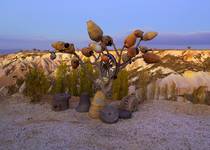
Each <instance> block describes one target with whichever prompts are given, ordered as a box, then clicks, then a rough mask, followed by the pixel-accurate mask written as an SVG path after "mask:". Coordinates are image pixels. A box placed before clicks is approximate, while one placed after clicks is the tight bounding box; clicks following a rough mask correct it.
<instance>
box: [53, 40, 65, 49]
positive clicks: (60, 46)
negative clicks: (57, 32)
mask: <svg viewBox="0 0 210 150" xmlns="http://www.w3.org/2000/svg"><path fill="white" fill-rule="evenodd" d="M64 45H65V43H64V42H62V41H57V42H54V43H52V44H51V46H52V47H53V48H54V49H55V50H58V51H60V50H64V48H65V47H64Z"/></svg>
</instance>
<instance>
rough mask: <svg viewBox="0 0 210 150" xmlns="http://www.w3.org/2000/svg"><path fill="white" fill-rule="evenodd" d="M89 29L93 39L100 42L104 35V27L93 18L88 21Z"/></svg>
mask: <svg viewBox="0 0 210 150" xmlns="http://www.w3.org/2000/svg"><path fill="white" fill-rule="evenodd" d="M87 30H88V34H89V37H90V39H91V40H93V41H96V42H99V41H101V39H102V37H103V31H102V29H101V28H100V27H99V26H98V25H97V24H96V23H95V22H93V21H92V20H89V21H87Z"/></svg>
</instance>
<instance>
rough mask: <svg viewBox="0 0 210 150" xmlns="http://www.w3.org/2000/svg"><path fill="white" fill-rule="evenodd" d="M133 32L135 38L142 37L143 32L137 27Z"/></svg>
mask: <svg viewBox="0 0 210 150" xmlns="http://www.w3.org/2000/svg"><path fill="white" fill-rule="evenodd" d="M133 33H134V35H135V36H136V37H137V38H143V34H144V32H143V31H141V30H139V29H138V30H135V31H134V32H133Z"/></svg>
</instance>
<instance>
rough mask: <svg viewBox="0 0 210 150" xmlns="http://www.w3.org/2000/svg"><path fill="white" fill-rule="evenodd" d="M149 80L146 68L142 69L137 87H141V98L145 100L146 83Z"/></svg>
mask: <svg viewBox="0 0 210 150" xmlns="http://www.w3.org/2000/svg"><path fill="white" fill-rule="evenodd" d="M150 80H151V76H150V74H149V71H148V70H142V71H141V72H140V73H139V80H138V87H139V88H140V89H141V97H142V99H143V100H147V85H148V84H149V82H150Z"/></svg>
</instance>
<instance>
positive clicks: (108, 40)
mask: <svg viewBox="0 0 210 150" xmlns="http://www.w3.org/2000/svg"><path fill="white" fill-rule="evenodd" d="M102 43H103V44H104V45H106V46H112V44H113V39H112V37H110V36H108V35H106V36H103V37H102Z"/></svg>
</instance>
